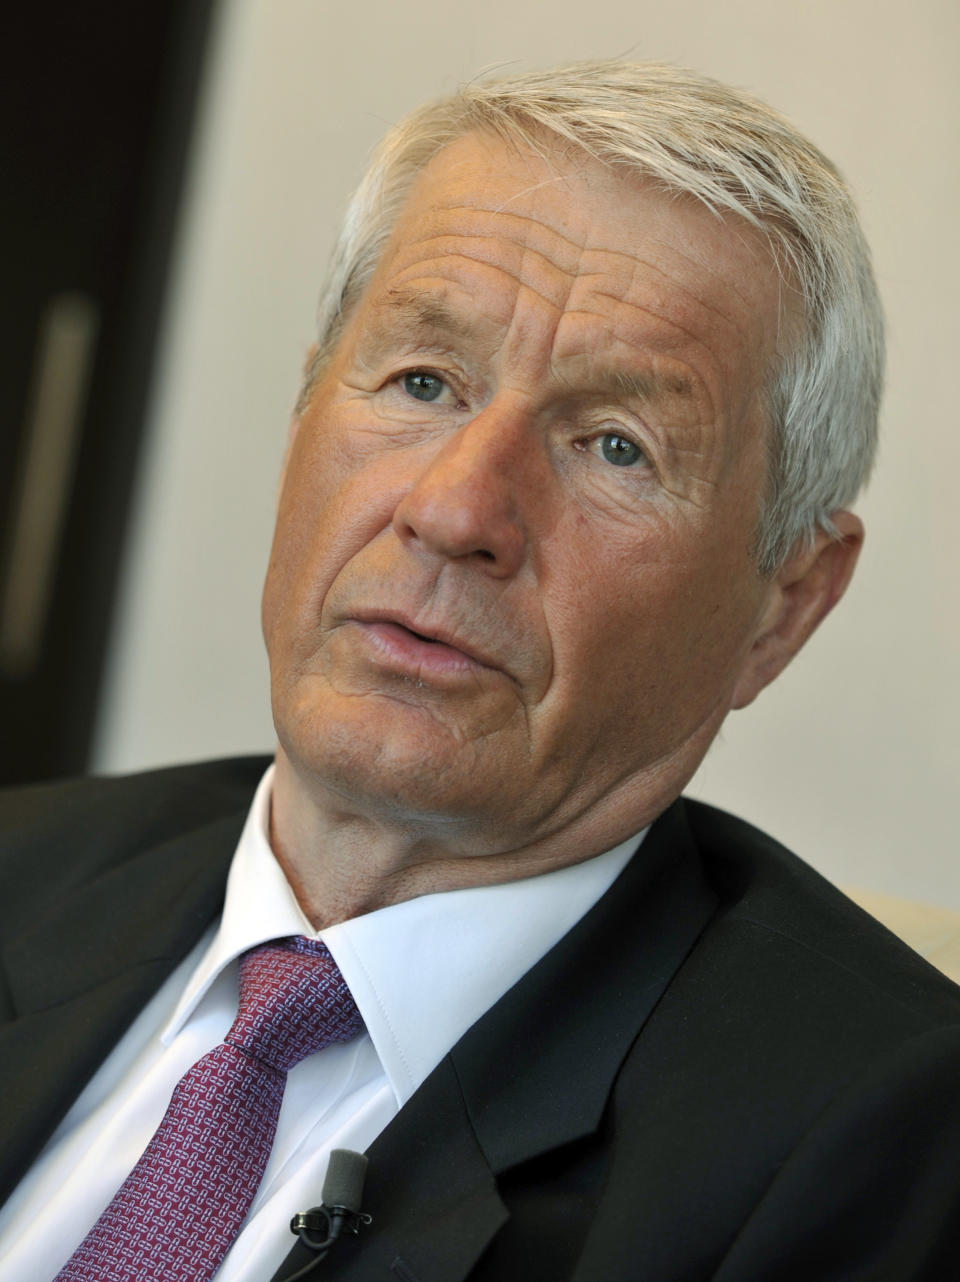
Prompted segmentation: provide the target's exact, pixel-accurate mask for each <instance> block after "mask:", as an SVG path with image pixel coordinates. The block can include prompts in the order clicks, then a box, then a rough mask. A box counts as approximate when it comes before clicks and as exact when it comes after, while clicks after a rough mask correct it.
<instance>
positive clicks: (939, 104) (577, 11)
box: [96, 0, 960, 907]
mask: <svg viewBox="0 0 960 1282" xmlns="http://www.w3.org/2000/svg"><path fill="white" fill-rule="evenodd" d="M958 13H960V10H958V7H957V6H956V4H955V0H915V3H914V4H913V5H912V6H911V7H910V8H909V10H908V9H907V7H906V6H905V5H904V4H903V3H902V0H901V2H899V3H893V2H892V0H806V2H805V3H797V0H671V3H670V4H669V5H667V4H664V3H662V0H660V2H658V3H651V2H650V0H646V2H644V0H639V2H638V0H632V2H630V3H628V2H627V0H591V3H589V4H584V3H582V2H581V3H580V4H572V3H569V0H550V2H549V3H540V2H534V0H485V2H484V3H483V4H482V5H476V6H475V5H473V4H463V5H458V4H456V3H452V0H442V2H441V0H404V3H396V0H367V2H366V3H364V4H356V5H342V4H334V3H332V0H224V3H223V9H222V14H221V21H220V26H219V35H218V39H217V41H216V50H215V56H214V59H213V66H212V69H211V75H210V81H209V85H208V92H207V96H206V102H205V109H204V113H203V118H202V121H201V129H200V136H199V138H198V141H197V145H196V149H195V155H194V160H193V171H192V172H193V177H192V187H191V191H190V197H189V201H188V205H187V209H186V212H185V215H184V218H183V225H182V229H181V236H180V242H179V251H178V258H177V266H176V279H175V288H174V290H173V298H172V302H171V305H170V308H169V314H168V317H167V322H166V339H165V345H164V350H163V355H162V371H161V376H160V378H159V379H158V381H157V387H156V391H155V396H154V400H153V411H152V432H151V439H150V446H149V450H148V457H147V458H146V460H145V463H144V467H143V472H142V477H141V486H140V496H139V508H138V517H137V522H136V526H135V529H134V534H133V538H132V542H131V546H130V549H129V556H128V560H127V565H126V575H125V585H124V595H123V605H122V609H121V611H120V618H119V623H118V626H117V629H116V636H115V643H114V648H113V653H112V660H111V665H110V672H109V679H108V683H107V692H106V698H105V701H104V707H103V713H102V717H101V722H100V726H99V735H98V748H97V754H96V756H97V760H96V765H97V767H98V768H99V769H102V770H109V771H114V770H121V769H129V768H136V767H140V766H144V765H150V764H154V763H159V762H167V761H173V760H181V759H185V758H190V757H199V756H204V755H208V754H221V753H232V752H238V751H247V750H253V749H269V748H270V746H271V742H272V736H271V727H270V719H269V705H268V698H267V672H266V663H265V660H264V658H263V655H262V652H261V645H260V639H259V631H258V618H257V612H258V595H259V587H260V580H261V577H262V574H263V570H264V566H265V563H266V555H267V549H268V543H269V535H270V526H271V519H272V511H271V509H272V505H273V497H274V488H275V476H276V473H277V469H278V466H279V461H280V456H281V453H282V447H283V442H284V436H285V430H286V421H287V416H288V407H289V405H290V403H291V400H292V398H293V396H294V394H295V389H296V384H297V378H298V373H299V365H300V362H301V360H302V357H303V353H304V352H305V350H306V347H307V345H308V344H309V342H310V338H311V332H312V324H313V314H314V301H315V298H316V294H317V286H318V281H319V279H320V277H321V275H322V271H323V266H324V263H325V260H326V255H327V252H328V247H329V244H330V242H331V238H332V232H333V228H334V225H335V221H336V218H337V215H338V212H339V210H340V209H341V207H342V204H343V201H344V199H345V197H346V194H347V192H348V190H349V188H350V186H351V185H352V183H353V182H354V180H355V179H356V177H357V176H358V174H359V171H360V168H361V165H362V161H363V157H364V155H365V153H366V152H367V150H368V149H369V147H370V146H371V145H372V144H373V143H374V142H375V141H376V139H377V138H378V137H379V136H380V135H381V134H382V132H383V131H384V129H385V127H386V126H387V125H388V124H389V123H391V122H392V121H394V120H395V119H396V118H397V117H398V116H399V115H401V114H402V113H403V112H404V111H406V110H407V109H409V108H410V107H412V106H414V105H415V104H417V103H418V102H420V101H422V100H424V99H425V98H427V97H429V96H433V95H435V94H437V93H440V92H443V91H446V90H449V89H451V88H453V87H454V86H455V85H456V83H458V82H459V81H461V80H463V79H466V78H468V77H470V76H472V75H474V74H476V73H477V72H478V71H481V70H483V69H485V68H489V67H492V66H509V67H513V66H516V67H518V68H519V67H523V66H527V65H547V64H549V63H552V62H556V61H559V60H561V59H572V58H582V57H597V56H609V55H616V54H630V55H631V56H635V57H637V58H655V59H663V60H668V61H678V62H684V63H687V64H690V65H692V66H695V67H697V68H699V69H701V70H703V71H705V72H707V73H709V74H711V75H715V76H718V77H720V78H721V79H726V80H729V81H731V82H733V83H735V84H740V85H743V86H745V87H747V88H750V89H752V90H753V91H755V92H757V93H759V94H760V95H761V96H762V97H766V98H768V99H769V100H770V101H771V102H773V103H774V104H775V105H776V106H778V107H779V108H781V109H782V110H784V111H786V112H787V113H788V114H789V115H791V116H792V117H793V118H794V120H795V121H796V122H797V123H798V124H799V125H800V126H801V128H803V129H804V130H805V131H806V132H807V133H809V134H810V135H811V136H812V137H813V138H814V139H815V141H817V142H818V143H819V144H820V145H821V146H822V147H823V148H824V150H826V151H827V153H828V154H829V155H831V156H832V157H833V158H834V159H835V160H836V161H837V162H838V163H839V164H840V166H841V168H842V169H843V170H844V171H845V172H846V174H847V176H848V177H849V179H850V180H851V182H852V184H853V186H854V188H855V190H856V191H857V192H858V194H859V197H860V203H861V206H862V210H863V215H864V221H865V224H866V228H867V232H868V235H869V237H870V239H871V241H872V243H873V245H874V249H875V254H876V262H877V269H878V274H879V278H880V283H881V288H882V290H883V293H884V296H885V299H886V303H887V308H888V312H889V317H890V339H891V351H890V358H891V359H890V383H889V394H888V397H887V401H886V410H885V414H884V425H885V444H884V447H883V453H882V458H881V463H880V467H879V470H878V472H877V475H876V478H875V480H874V482H873V484H872V486H871V488H870V491H869V493H868V495H867V497H866V498H865V500H864V502H863V503H862V505H861V511H862V513H863V515H864V517H865V520H866V522H867V526H868V542H867V547H866V551H865V554H864V557H863V559H862V563H861V568H860V571H859V572H858V576H857V579H856V581H855V583H854V586H853V588H852V590H851V593H850V595H849V597H848V599H847V601H846V602H845V603H844V605H843V606H842V607H841V608H840V610H839V611H838V612H837V613H836V614H835V615H834V616H833V617H832V618H831V619H830V620H829V621H828V623H827V625H826V626H825V628H824V630H823V631H822V632H821V633H820V634H818V635H817V637H815V638H814V640H813V642H812V643H811V645H810V646H809V648H808V650H807V651H805V652H804V654H802V655H801V656H800V658H799V659H798V661H797V662H796V664H795V665H794V667H793V669H792V670H790V671H789V672H788V673H787V674H786V675H785V676H784V677H783V678H781V680H780V681H779V682H778V683H777V685H775V686H774V687H773V688H772V689H771V690H769V691H768V692H766V693H765V694H764V696H762V698H761V699H760V701H759V702H758V703H757V704H756V705H755V706H754V707H753V708H751V709H749V710H747V711H745V712H742V713H738V714H735V715H734V716H733V717H731V718H730V720H729V721H728V723H727V728H726V729H725V731H724V734H723V737H722V741H720V742H718V743H717V745H716V746H715V747H714V749H713V750H712V752H711V754H710V756H709V758H708V760H707V762H706V763H705V765H704V767H703V769H702V770H701V772H700V774H699V775H698V777H697V780H696V782H695V786H694V789H693V790H694V791H695V792H698V793H699V794H700V795H703V796H705V797H707V798H708V799H710V800H714V801H716V802H718V803H719V804H722V805H725V806H727V807H728V808H729V809H732V810H734V811H737V812H738V813H741V814H743V815H745V816H746V817H749V818H751V819H753V820H754V821H755V822H757V823H759V824H760V825H761V826H763V827H765V828H767V829H768V830H769V831H771V832H773V833H774V834H775V835H777V836H779V837H780V838H781V839H782V840H784V841H786V842H787V843H788V844H789V845H791V846H793V848H794V849H795V850H797V851H798V853H800V854H802V855H803V856H804V857H805V858H807V859H808V860H809V861H810V862H811V863H813V864H815V865H816V866H818V867H820V868H821V869H822V870H823V871H824V872H826V874H827V875H828V876H830V877H832V878H834V879H835V880H838V881H841V882H847V883H850V882H853V883H858V884H861V885H864V886H870V887H873V888H874V889H877V890H885V891H887V892H889V893H894V894H897V893H899V894H907V895H911V896H913V897H915V898H920V899H929V900H937V901H940V902H942V903H945V904H951V905H954V906H957V907H960V860H958V859H956V858H954V851H955V849H956V846H957V843H956V840H955V838H954V835H953V825H952V823H951V822H950V819H949V817H948V816H949V808H948V804H947V803H948V800H952V793H953V789H954V786H955V780H956V779H957V776H958V764H960V753H958V748H957V726H958V723H960V671H958V669H960V659H958V649H957V644H956V639H955V638H956V634H957V631H958V626H960V607H958V594H957V590H956V589H957V571H956V559H955V556H956V549H957V548H958V546H960V539H958V525H960V516H958V507H960V504H958V502H957V500H956V493H955V492H956V486H957V478H958V477H960V432H958V431H957V423H956V412H955V405H956V392H955V390H954V386H953V380H954V376H955V372H956V367H957V364H958V360H960V357H958V353H960V342H958V338H960V335H958V329H960V325H958V321H957V312H958V306H957V299H958V298H960V280H958V275H960V272H958V256H957V253H956V240H957V231H956V218H957V214H956V211H957V208H958V206H960V182H958V172H957V165H956V154H957V152H956V141H957V140H956V124H955V122H956V120H957V119H958V108H960V101H958V99H960V76H958V74H957V71H958V68H957V57H956V53H957V49H958V48H960V43H958V36H960V32H958V26H960V22H958Z"/></svg>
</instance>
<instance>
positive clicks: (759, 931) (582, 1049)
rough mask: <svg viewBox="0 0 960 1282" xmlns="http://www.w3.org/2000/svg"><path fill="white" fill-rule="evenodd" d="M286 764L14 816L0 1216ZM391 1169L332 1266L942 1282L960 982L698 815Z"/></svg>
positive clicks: (606, 1276) (159, 780)
mask: <svg viewBox="0 0 960 1282" xmlns="http://www.w3.org/2000/svg"><path fill="white" fill-rule="evenodd" d="M264 764H265V763H264V762H263V761H260V760H256V761H235V762H227V763H211V764H208V765H203V766H195V767H184V768H182V769H176V770H170V771H163V772H158V773H154V774H151V775H143V776H138V777H135V778H132V779H127V780H106V781H92V782H82V783H71V784H62V785H55V786H43V787H37V788H32V789H26V790H19V791H17V792H15V793H12V794H9V795H8V796H7V797H6V798H5V799H3V801H2V802H0V830H2V831H3V834H4V835H3V836H0V850H2V858H0V926H2V940H3V944H2V949H3V952H2V963H3V989H2V992H0V1110H2V1111H0V1125H2V1136H3V1139H2V1163H0V1198H5V1197H6V1196H7V1194H8V1193H9V1191H10V1189H11V1188H12V1187H13V1186H14V1185H15V1183H16V1182H17V1180H18V1179H19V1178H20V1177H21V1176H22V1175H23V1173H24V1172H25V1170H26V1169H27V1168H28V1166H29V1165H30V1163H31V1161H32V1160H33V1158H34V1157H35V1156H36V1154H37V1153H38V1151H39V1149H40V1148H41V1147H42V1145H43V1144H44V1142H45V1140H46V1139H47V1138H48V1136H49V1135H50V1133H51V1132H52V1131H53V1129H54V1128H55V1126H56V1125H57V1123H58V1121H59V1120H60V1118H61V1117H62V1116H63V1114H64V1112H65V1111H66V1109H67V1108H68V1107H69V1106H70V1104H71V1102H72V1101H73V1099H74V1098H75V1097H76V1095H77V1093H78V1092H79V1090H80V1088H81V1087H82V1086H83V1084H84V1083H85V1082H86V1081H87V1080H88V1079H89V1077H90V1075H91V1074H92V1073H93V1072H94V1071H95V1070H96V1068H97V1066H98V1065H99V1063H100V1062H101V1060H102V1059H103V1057H104V1055H105V1054H106V1053H107V1052H108V1051H109V1050H110V1048H111V1047H112V1046H113V1045H114V1043H115V1042H116V1040H117V1039H118V1037H119V1036H120V1035H121V1033H122V1032H123V1031H124V1029H125V1028H126V1027H127V1025H128V1024H129V1023H130V1021H131V1020H132V1018H133V1017H134V1016H135V1015H136V1014H137V1012H138V1011H139V1010H140V1009H141V1008H142V1006H143V1005H144V1003H145V1002H146V1001H147V999H148V998H149V997H150V995H151V994H152V993H153V992H154V991H155V989H156V988H157V986H158V985H159V984H160V983H161V982H162V981H163V980H164V979H165V978H166V976H167V975H168V974H169V973H170V971H171V970H172V969H173V967H174V966H175V965H176V964H177V962H178V961H179V960H180V959H181V958H182V957H183V956H184V954H185V953H186V952H187V950H188V949H189V948H190V947H191V946H192V945H193V944H194V942H195V941H196V940H197V939H198V938H199V936H200V934H201V933H202V931H203V930H204V928H205V927H206V926H207V925H208V923H209V922H210V921H211V920H213V919H214V918H215V916H216V915H217V913H218V912H219V909H220V906H221V903H222V898H223V887H224V879H225V874H226V870H227V867H228V864H229V861H230V857H231V855H232V852H233V849H234V846H235V843H236V840H237V838H238V836H239V833H240V830H241V827H242V824H243V820H244V816H245V813H246V809H247V806H248V804H249V800H250V796H251V793H252V790H253V787H254V784H255V782H256V780H257V778H258V777H259V775H260V773H261V771H262V769H263V766H264ZM24 923H28V924H24ZM369 1157H370V1168H369V1175H368V1180H367V1187H366V1192H365V1196H364V1209H365V1210H367V1211H368V1212H369V1213H370V1214H371V1215H372V1216H373V1223H372V1225H370V1226H369V1227H368V1228H365V1229H363V1230H362V1231H361V1233H360V1235H359V1236H358V1237H356V1238H350V1239H346V1240H344V1241H342V1242H341V1243H339V1244H338V1245H337V1246H336V1248H335V1249H334V1251H333V1252H332V1253H331V1255H330V1256H329V1257H328V1259H327V1260H326V1261H324V1262H323V1263H322V1264H321V1265H320V1266H319V1267H318V1269H317V1271H316V1276H317V1277H318V1278H320V1277H331V1278H334V1277H335V1278H351V1279H362V1280H364V1282H366V1280H367V1279H370V1280H373V1279H383V1280H384V1282H398V1280H399V1282H460V1279H466V1278H468V1277H469V1279H470V1280H471V1282H487V1280H492V1279H497V1280H498V1282H501V1280H512V1279H516V1280H517V1282H521V1280H522V1282H538V1280H540V1279H543V1280H544V1282H547V1280H549V1282H558V1280H559V1279H565V1278H570V1279H574V1280H575V1282H593V1280H594V1279H596V1280H597V1282H616V1280H618V1279H623V1280H630V1282H633V1280H634V1279H636V1280H637V1282H641V1280H642V1282H694V1280H699V1279H713V1280H714V1282H788V1280H791V1282H812V1280H817V1282H819V1280H825V1279H837V1280H839V1279H844V1282H848V1280H852V1279H858V1280H859V1279H863V1280H867V1279H869V1280H870V1282H906V1280H907V1279H911V1280H912V1279H929V1280H931V1282H932V1280H934V1279H936V1282H946V1280H947V1279H953V1278H955V1277H957V1276H960V1264H958V1261H960V990H958V989H957V988H956V987H955V986H954V985H953V984H951V983H950V982H949V981H948V980H946V979H944V978H943V977H941V976H940V975H938V974H937V973H936V972H935V971H933V970H932V969H931V968H930V967H928V966H927V965H926V964H925V963H924V962H923V961H921V960H920V959H919V958H917V957H916V956H915V955H914V954H913V953H911V952H910V950H909V949H907V948H906V947H905V946H903V945H901V944H899V943H898V942H897V941H896V940H895V939H894V938H893V937H892V936H891V935H889V934H888V933H887V932H886V931H885V930H884V929H883V928H882V927H881V926H879V925H878V924H877V923H876V922H874V921H872V919H870V918H869V917H867V916H866V915H865V914H863V913H861V912H860V911H859V910H858V909H857V908H856V907H854V906H853V905H852V904H850V903H849V902H848V901H847V900H846V899H845V898H844V897H843V896H842V895H840V894H839V893H838V892H837V891H835V890H834V889H833V888H832V887H831V886H829V885H828V884H827V883H826V882H824V881H823V880H822V879H821V878H819V877H818V876H817V875H816V874H815V873H813V872H812V871H811V870H810V869H809V868H807V867H806V866H804V865H803V864H801V863H800V862H799V861H798V860H796V859H795V858H794V857H793V856H791V855H790V854H789V853H788V852H786V851H785V850H783V849H782V848H781V847H780V846H778V845H777V844H776V843H775V842H773V841H771V840H770V839H769V838H767V837H765V836H764V835H763V834H761V833H759V832H757V831H756V830H754V829H752V828H749V827H748V826H747V825H745V824H742V823H741V822H739V821H738V820H735V819H733V818H731V817H730V816H728V815H725V814H722V813H721V812H719V811H716V810H712V809H710V808H709V807H705V806H701V805H698V804H696V803H693V802H686V801H680V802H677V803H676V804H674V805H673V806H672V807H670V809H669V810H668V811H667V812H666V813H665V814H664V815H663V816H662V817H661V818H660V819H659V820H658V821H657V823H656V825H655V826H654V829H653V831H652V832H651V833H650V835H649V837H648V839H647V841H646V842H645V844H644V845H643V847H642V850H641V852H640V855H639V857H638V858H636V859H634V860H632V861H631V862H630V864H629V865H628V866H627V868H626V869H625V871H624V872H623V874H622V875H621V876H620V878H619V879H618V880H617V882H616V883H615V885H614V886H613V887H612V888H611V890H610V891H609V892H608V894H606V895H605V896H604V897H603V898H602V899H601V900H600V902H599V903H598V904H597V905H596V906H595V907H594V908H593V909H592V910H591V911H590V912H589V913H588V914H587V916H586V917H584V919H583V920H582V921H581V922H580V923H579V924H578V925H577V926H576V927H575V928H574V929H573V930H572V931H571V932H570V933H569V934H568V935H567V936H566V937H565V938H564V939H563V940H561V942H560V943H559V944H558V945H557V946H556V947H555V948H554V949H553V950H552V951H551V952H550V953H549V954H548V955H547V956H546V957H545V958H544V959H543V960H542V961H541V962H540V963H539V964H538V965H537V966H535V967H534V968H533V969H532V970H531V971H530V972H529V973H528V974H527V975H526V976H524V978H523V979H522V980H521V981H520V982H519V983H518V984H517V985H516V986H515V987H514V988H513V989H511V990H510V992H508V993H507V994H506V995H505V996H504V997H503V998H502V999H501V1000H500V1001H499V1002H498V1003H497V1004H496V1005H495V1006H494V1007H492V1008H491V1010H490V1011H488V1012H487V1014H486V1015H485V1016H484V1017H483V1018H482V1019H481V1020H480V1021H479V1022H478V1023H477V1024H475V1025H474V1026H473V1028H471V1029H470V1030H469V1032H468V1033H467V1034H466V1035H465V1036H464V1037H463V1038H462V1040H461V1041H460V1042H459V1043H458V1044H457V1046H456V1047H454V1049H453V1050H452V1052H451V1053H450V1054H449V1055H448V1056H447V1057H446V1059H444V1060H443V1062H442V1063H441V1064H440V1065H439V1066H438V1067H437V1069H436V1070H435V1071H434V1072H433V1073H432V1074H431V1076H430V1077H429V1078H428V1079H427V1081H426V1082H425V1083H424V1084H423V1086H422V1087H421V1089H420V1090H419V1091H418V1092H417V1093H416V1095H415V1096H414V1097H413V1098H412V1099H411V1100H410V1102H409V1103H408V1104H407V1105H406V1107H405V1108H403V1109H402V1110H401V1112H400V1114H399V1115H398V1117H397V1118H396V1119H395V1121H394V1122H393V1123H392V1124H391V1125H390V1126H389V1127H388V1128H387V1129H386V1130H385V1131H384V1132H383V1134H382V1135H381V1136H380V1137H379V1138H378V1139H377V1140H376V1142H375V1143H374V1144H373V1145H372V1147H371V1149H370V1150H369ZM316 1200H317V1201H318V1202H319V1200H320V1197H319V1190H318V1193H317V1199H316ZM290 1209H291V1213H293V1212H294V1211H295V1210H304V1209H306V1208H304V1207H291V1208H290ZM51 1231H53V1229H52V1230H51ZM292 1241H293V1239H292V1238H291V1242H292ZM309 1258H310V1256H309V1254H308V1253H307V1252H306V1249H305V1248H303V1247H301V1246H299V1245H296V1246H294V1249H293V1252H292V1253H291V1255H290V1257H289V1258H288V1260H287V1262H286V1263H285V1264H284V1265H283V1266H282V1267H280V1269H279V1272H278V1273H277V1275H276V1276H277V1278H278V1279H279V1278H282V1277H286V1276H288V1275H289V1274H290V1273H292V1272H294V1271H295V1270H296V1268H297V1267H299V1266H300V1265H301V1264H302V1263H303V1262H305V1261H306V1260H308V1259H309ZM278 1264H279V1261H278ZM38 1282H43V1280H42V1279H38ZM264 1282H267V1279H264Z"/></svg>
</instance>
